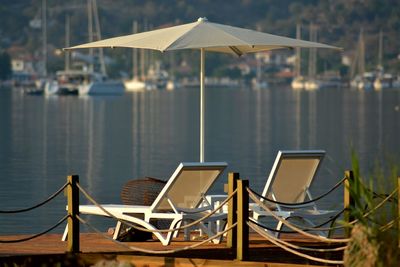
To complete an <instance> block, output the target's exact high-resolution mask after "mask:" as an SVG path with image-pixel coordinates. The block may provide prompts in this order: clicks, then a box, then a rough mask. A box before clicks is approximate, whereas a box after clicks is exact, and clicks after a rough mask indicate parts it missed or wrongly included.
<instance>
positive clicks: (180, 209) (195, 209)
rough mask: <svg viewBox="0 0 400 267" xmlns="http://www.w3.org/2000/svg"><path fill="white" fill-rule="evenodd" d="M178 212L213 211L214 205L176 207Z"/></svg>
mask: <svg viewBox="0 0 400 267" xmlns="http://www.w3.org/2000/svg"><path fill="white" fill-rule="evenodd" d="M176 209H177V211H178V212H184V213H199V212H204V211H211V209H212V207H210V206H205V207H200V208H194V209H186V208H179V207H177V208H176Z"/></svg>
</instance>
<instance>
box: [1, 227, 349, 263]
mask: <svg viewBox="0 0 400 267" xmlns="http://www.w3.org/2000/svg"><path fill="white" fill-rule="evenodd" d="M23 237H24V236H23V235H18V236H1V237H0V239H1V240H13V239H18V238H23ZM283 238H284V239H285V240H287V241H290V242H294V243H295V244H300V245H307V246H309V247H326V244H322V243H320V242H315V241H313V240H310V239H304V238H300V236H293V235H291V236H284V237H283ZM124 244H127V245H131V246H135V247H140V248H144V249H151V250H173V249H177V248H182V247H186V246H189V245H193V244H194V242H193V241H190V242H188V241H183V240H181V239H175V240H174V241H173V242H172V243H171V245H169V246H167V247H165V246H162V245H161V243H160V242H159V241H157V240H150V241H146V242H124ZM66 249H67V244H66V242H62V241H61V235H60V234H47V235H45V236H42V237H39V238H36V239H34V240H30V241H26V242H22V243H0V266H7V265H6V264H7V263H8V264H10V263H15V262H17V263H18V262H19V263H21V264H22V263H23V262H24V261H27V260H28V261H29V262H30V263H37V264H34V265H35V266H36V265H41V263H43V261H44V262H47V261H49V260H50V259H52V260H53V261H54V260H55V261H59V262H64V263H65V265H68V264H69V266H76V265H79V266H89V265H91V264H93V263H96V262H98V261H100V260H107V261H127V262H130V263H131V264H132V266H198V265H201V266H255V267H256V266H276V267H278V266H289V265H292V266H301V265H322V264H319V263H317V262H313V261H309V260H305V259H303V258H300V257H298V256H295V255H293V254H290V253H287V252H285V251H283V250H282V249H280V248H278V247H276V246H274V245H272V244H271V243H269V242H267V241H265V240H262V239H261V237H259V236H257V235H255V234H251V238H250V251H249V260H248V261H246V262H238V261H236V260H235V251H234V250H232V249H228V248H226V243H224V242H223V243H222V244H218V245H215V244H212V243H209V244H205V245H202V246H200V247H198V248H196V249H194V250H187V251H181V252H177V253H174V254H163V255H152V254H144V253H140V252H135V251H132V250H130V249H128V248H125V247H122V246H120V245H118V244H115V243H114V242H112V241H110V240H107V239H105V238H103V237H102V236H100V235H98V234H95V233H82V234H81V235H80V249H81V252H82V253H81V254H79V255H78V256H74V257H73V256H71V255H69V256H68V255H67V254H66V253H65V252H66ZM50 254H51V255H52V256H51V257H49V255H50ZM312 255H314V256H319V257H323V255H321V254H318V253H317V254H315V253H313V254H312ZM341 257H342V254H341V253H335V254H331V255H329V258H331V259H332V258H333V259H340V258H341ZM67 263H68V264H67ZM9 266H13V265H9Z"/></svg>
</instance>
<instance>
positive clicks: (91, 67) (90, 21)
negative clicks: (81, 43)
mask: <svg viewBox="0 0 400 267" xmlns="http://www.w3.org/2000/svg"><path fill="white" fill-rule="evenodd" d="M87 10H88V37H89V39H88V41H89V43H90V42H93V18H92V10H93V9H92V0H88V1H87ZM93 55H94V53H93V48H89V59H90V64H89V71H90V72H93V70H94V64H93V61H94V60H93Z"/></svg>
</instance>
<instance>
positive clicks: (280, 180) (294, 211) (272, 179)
mask: <svg viewBox="0 0 400 267" xmlns="http://www.w3.org/2000/svg"><path fill="white" fill-rule="evenodd" d="M324 155H325V151H323V150H299V151H279V152H278V155H277V157H276V159H275V162H274V164H273V167H272V169H271V172H270V174H269V177H268V179H267V182H266V184H265V187H264V190H263V192H262V196H263V197H264V198H268V199H272V200H274V201H278V202H282V203H291V204H296V203H299V205H298V206H296V207H293V206H291V205H290V206H285V205H282V204H273V203H271V202H267V201H266V200H263V199H262V198H261V199H260V201H262V202H263V203H265V204H266V205H267V206H269V207H270V206H273V207H272V208H273V210H274V211H273V212H274V214H276V215H278V216H279V217H281V218H282V219H285V220H288V219H290V218H296V219H299V220H302V221H305V222H307V223H308V224H310V225H312V226H315V224H314V221H315V220H316V219H318V218H321V216H324V217H325V218H329V216H333V215H334V214H336V213H337V211H336V210H320V209H318V207H317V204H316V203H315V202H313V201H312V202H310V203H308V204H301V203H302V202H305V201H307V202H308V201H309V200H312V196H311V193H310V191H309V188H310V186H311V185H312V182H313V180H314V178H315V176H316V174H317V171H318V169H319V166H320V164H321V162H322V160H323V157H324ZM250 209H251V210H252V214H253V219H255V220H257V221H258V220H260V219H261V218H262V217H266V216H271V214H270V213H269V212H267V211H266V210H264V209H263V208H261V207H260V206H259V205H256V204H254V203H253V204H252V205H251V206H250ZM282 226H283V223H282V222H278V224H277V226H276V230H277V234H276V235H277V236H279V231H280V230H281V228H282Z"/></svg>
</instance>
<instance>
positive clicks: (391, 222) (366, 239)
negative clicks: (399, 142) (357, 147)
mask: <svg viewBox="0 0 400 267" xmlns="http://www.w3.org/2000/svg"><path fill="white" fill-rule="evenodd" d="M352 168H353V174H354V179H353V180H351V181H350V183H349V191H350V196H351V198H352V199H353V200H354V205H353V206H352V207H351V210H350V214H351V217H352V218H354V219H355V220H356V223H355V224H350V225H348V226H349V227H351V236H350V238H351V239H350V242H349V243H348V246H347V249H346V250H345V252H344V265H345V266H348V267H356V266H357V267H358V266H363V267H364V266H366V267H368V266H371V267H372V266H385V267H391V266H396V267H397V266H399V265H400V264H399V259H400V258H399V251H400V250H399V240H400V239H399V221H398V219H399V207H398V192H397V190H398V174H399V173H398V170H399V168H398V164H396V163H395V162H394V161H387V162H386V163H376V164H375V167H374V168H373V171H372V172H371V174H370V175H369V176H363V175H362V174H361V171H360V164H359V161H358V157H357V156H356V153H354V152H352Z"/></svg>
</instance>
